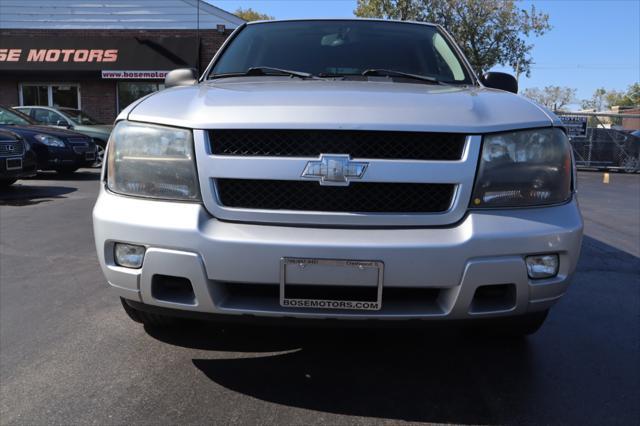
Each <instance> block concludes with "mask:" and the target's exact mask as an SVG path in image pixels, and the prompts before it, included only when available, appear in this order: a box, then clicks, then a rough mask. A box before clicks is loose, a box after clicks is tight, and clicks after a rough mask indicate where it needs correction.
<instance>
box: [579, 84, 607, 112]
mask: <svg viewBox="0 0 640 426" xmlns="http://www.w3.org/2000/svg"><path fill="white" fill-rule="evenodd" d="M607 105H608V104H607V91H606V90H605V88H604V87H601V88H599V89H596V90H595V92H593V95H591V99H583V100H582V102H581V106H582V109H592V110H594V111H603V110H604V108H605V106H607Z"/></svg>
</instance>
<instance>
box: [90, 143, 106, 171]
mask: <svg viewBox="0 0 640 426" xmlns="http://www.w3.org/2000/svg"><path fill="white" fill-rule="evenodd" d="M105 146H106V143H105V142H103V141H96V161H95V162H94V163H93V164H92V165H91V167H95V168H100V167H102V162H103V161H104V151H105Z"/></svg>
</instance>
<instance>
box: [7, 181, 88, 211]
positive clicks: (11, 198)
mask: <svg viewBox="0 0 640 426" xmlns="http://www.w3.org/2000/svg"><path fill="white" fill-rule="evenodd" d="M24 182H26V181H20V182H18V183H16V184H13V185H11V186H9V187H8V188H2V189H0V206H14V207H16V206H19V207H21V206H32V205H34V204H40V203H44V202H47V201H52V200H55V199H60V198H66V197H64V195H66V194H70V193H72V192H75V191H77V188H70V187H65V186H29V185H25V184H24Z"/></svg>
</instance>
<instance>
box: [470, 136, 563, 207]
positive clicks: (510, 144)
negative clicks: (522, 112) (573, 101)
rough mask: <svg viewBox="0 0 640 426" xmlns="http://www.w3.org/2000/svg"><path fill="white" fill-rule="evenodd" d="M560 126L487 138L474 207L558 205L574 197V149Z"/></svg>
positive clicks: (474, 192)
mask: <svg viewBox="0 0 640 426" xmlns="http://www.w3.org/2000/svg"><path fill="white" fill-rule="evenodd" d="M570 149H571V148H570V146H569V142H568V140H567V137H566V135H565V134H564V132H563V131H562V130H560V129H552V128H547V129H535V130H525V131H516V132H509V133H497V134H493V135H488V136H485V137H484V140H483V144H482V158H481V159H480V168H479V170H478V176H477V178H476V185H475V188H474V190H473V197H472V198H471V207H476V208H477V207H525V206H539V205H545V204H555V203H560V202H563V201H566V200H567V199H569V197H570V196H571V151H570Z"/></svg>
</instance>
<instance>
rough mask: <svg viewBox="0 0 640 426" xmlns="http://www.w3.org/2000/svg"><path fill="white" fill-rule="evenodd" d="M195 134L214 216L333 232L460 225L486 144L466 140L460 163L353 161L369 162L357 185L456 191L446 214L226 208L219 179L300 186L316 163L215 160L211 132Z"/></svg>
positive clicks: (476, 139)
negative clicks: (387, 184)
mask: <svg viewBox="0 0 640 426" xmlns="http://www.w3.org/2000/svg"><path fill="white" fill-rule="evenodd" d="M398 130H402V129H398ZM413 130H415V129H413ZM193 134H194V142H195V151H196V162H197V168H198V173H199V181H200V188H201V191H202V198H203V203H204V205H205V207H206V208H207V210H208V211H209V212H210V213H211V214H212V215H213V216H215V217H218V218H220V219H224V220H231V221H239V222H256V223H274V224H289V225H312V226H313V225H320V226H334V227H339V226H369V227H371V226H382V227H385V226H391V227H402V226H407V227H408V226H412V227H416V226H418V227H420V226H423V227H428V226H442V225H449V224H451V223H455V222H457V221H458V220H460V219H462V217H463V216H464V215H465V213H466V211H467V207H468V205H469V200H470V197H471V192H472V189H473V188H472V187H473V182H474V178H475V173H476V166H477V160H478V156H479V153H480V146H481V139H482V138H481V136H480V135H473V136H467V137H466V141H465V146H464V149H463V154H462V158H461V159H460V160H457V161H433V160H430V161H427V160H386V159H369V158H353V160H358V161H366V162H367V163H368V168H367V172H366V174H365V175H364V176H363V178H362V179H361V180H358V182H362V183H366V182H392V183H443V184H451V185H454V186H455V190H454V195H453V199H452V202H451V207H450V208H449V209H448V210H447V211H445V212H438V213H399V214H398V213H355V212H326V211H323V212H317V211H300V210H295V211H289V210H264V209H242V208H233V207H225V206H223V205H221V203H220V202H219V201H218V198H217V194H216V188H215V180H216V179H258V180H296V181H301V180H303V179H304V178H302V177H301V174H302V172H303V170H304V169H305V167H306V164H307V163H308V162H309V161H313V160H317V158H314V157H237V156H226V155H214V154H212V152H211V147H210V143H209V138H208V130H194V132H193Z"/></svg>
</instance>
